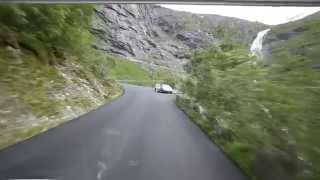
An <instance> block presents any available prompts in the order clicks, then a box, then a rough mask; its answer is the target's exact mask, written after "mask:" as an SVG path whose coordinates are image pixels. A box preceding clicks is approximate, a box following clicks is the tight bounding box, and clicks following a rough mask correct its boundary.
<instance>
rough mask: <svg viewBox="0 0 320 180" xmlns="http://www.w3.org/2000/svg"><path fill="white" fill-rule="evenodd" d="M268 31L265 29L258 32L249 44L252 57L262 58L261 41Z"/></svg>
mask: <svg viewBox="0 0 320 180" xmlns="http://www.w3.org/2000/svg"><path fill="white" fill-rule="evenodd" d="M269 31H270V29H265V30H263V31H260V32H259V33H258V34H257V37H256V38H255V39H254V41H253V42H252V44H251V47H250V50H251V53H252V54H253V55H256V56H258V57H259V58H262V44H263V39H264V37H265V35H266V34H267V33H268V32H269Z"/></svg>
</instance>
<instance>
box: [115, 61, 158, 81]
mask: <svg viewBox="0 0 320 180" xmlns="http://www.w3.org/2000/svg"><path fill="white" fill-rule="evenodd" d="M110 76H111V77H112V78H113V79H116V80H121V81H123V82H126V83H130V84H136V85H145V86H150V85H152V84H153V81H152V78H151V76H150V73H149V72H148V71H146V70H144V69H143V68H142V67H141V65H139V64H138V63H136V62H132V61H128V60H122V59H119V58H118V59H115V60H114V66H113V68H112V69H111V71H110Z"/></svg>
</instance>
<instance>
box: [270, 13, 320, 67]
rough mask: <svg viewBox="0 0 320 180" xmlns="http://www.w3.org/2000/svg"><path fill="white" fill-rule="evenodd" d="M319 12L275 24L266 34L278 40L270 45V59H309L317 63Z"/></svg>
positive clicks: (319, 52) (319, 30)
mask: <svg viewBox="0 0 320 180" xmlns="http://www.w3.org/2000/svg"><path fill="white" fill-rule="evenodd" d="M319 18H320V13H315V14H313V15H311V16H308V17H307V18H304V19H302V20H298V21H295V22H290V23H287V24H282V25H278V26H275V27H273V28H272V29H271V31H270V33H269V34H268V39H281V40H282V41H280V40H278V41H277V44H276V45H273V46H272V54H271V57H270V60H271V61H281V60H290V59H292V58H294V59H304V58H307V59H310V60H312V61H313V62H314V64H316V63H317V64H318V63H319V62H320V61H319V56H320V51H319V49H320V40H319V38H318V37H319V35H320V21H319Z"/></svg>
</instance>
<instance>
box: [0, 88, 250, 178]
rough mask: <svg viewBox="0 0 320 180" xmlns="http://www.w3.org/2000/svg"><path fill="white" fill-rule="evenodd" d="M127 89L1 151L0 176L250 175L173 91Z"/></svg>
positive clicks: (160, 176) (237, 176)
mask: <svg viewBox="0 0 320 180" xmlns="http://www.w3.org/2000/svg"><path fill="white" fill-rule="evenodd" d="M125 89H126V93H125V95H124V96H122V97H121V98H119V99H117V100H115V101H113V102H111V103H110V104H107V105H105V106H103V107H101V108H99V109H97V110H95V111H92V112H90V113H88V114H86V115H84V116H81V117H80V118H77V119H74V120H72V121H70V122H68V123H66V124H64V125H61V126H59V127H57V128H54V129H51V130H49V131H47V132H45V133H42V134H40V135H38V136H35V137H33V138H31V139H29V140H27V141H24V142H22V143H19V144H17V145H14V146H11V147H9V148H7V149H5V150H2V151H0V177H1V178H0V179H10V178H11V179H19V178H24V179H36V178H38V179H40V178H45V179H59V180H95V179H97V180H99V179H104V180H126V179H128V180H129V179H130V180H244V179H246V177H245V176H244V175H243V174H242V173H241V171H240V170H239V169H238V168H237V167H236V166H235V165H234V164H233V163H232V162H231V161H230V160H229V159H228V158H226V157H225V156H224V154H223V153H222V152H221V151H220V150H219V149H218V148H217V147H216V146H215V145H214V144H213V143H211V142H210V140H209V139H208V138H207V137H206V136H205V135H204V134H203V133H202V132H201V130H200V129H199V128H198V127H196V126H195V125H194V124H193V123H192V122H190V121H189V120H188V118H187V117H186V116H185V115H184V113H183V112H181V111H180V110H179V109H178V108H177V107H176V106H175V104H174V95H167V94H157V93H154V92H153V91H152V89H151V88H143V87H137V86H129V85H126V86H125Z"/></svg>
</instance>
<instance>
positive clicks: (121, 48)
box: [92, 4, 267, 69]
mask: <svg viewBox="0 0 320 180" xmlns="http://www.w3.org/2000/svg"><path fill="white" fill-rule="evenodd" d="M95 12H96V15H97V18H96V19H95V21H94V24H93V28H92V32H93V33H94V34H95V35H96V37H98V39H99V41H98V43H97V44H96V45H95V47H96V48H97V49H100V50H103V51H105V52H107V53H111V54H116V55H119V56H122V57H126V58H129V59H130V58H132V59H135V60H141V61H144V62H145V63H149V64H155V65H160V66H166V67H170V68H177V69H179V68H181V67H182V66H181V65H182V64H184V63H185V62H186V61H187V60H188V59H189V58H190V57H191V54H192V51H193V50H195V49H198V48H206V47H208V46H210V45H214V44H218V43H219V42H221V40H222V39H224V38H225V36H226V35H228V36H230V37H231V38H232V39H233V40H235V41H237V42H240V43H243V44H244V45H246V46H248V47H249V45H250V44H251V42H252V40H253V39H254V37H255V36H256V34H257V32H259V31H260V30H263V29H265V28H266V27H267V26H266V25H264V24H261V23H256V22H249V21H245V20H241V19H236V18H230V17H223V16H218V15H199V14H192V13H187V12H179V11H174V10H170V9H167V8H163V7H160V6H155V5H146V4H134V5H133V4H131V5H120V4H117V5H110V4H107V5H104V6H100V7H99V8H97V9H96V10H95Z"/></svg>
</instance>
